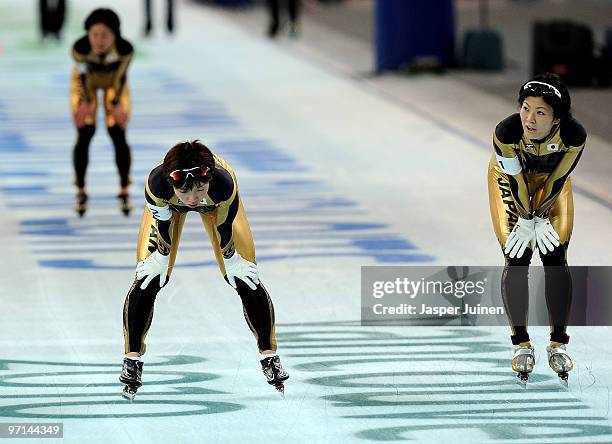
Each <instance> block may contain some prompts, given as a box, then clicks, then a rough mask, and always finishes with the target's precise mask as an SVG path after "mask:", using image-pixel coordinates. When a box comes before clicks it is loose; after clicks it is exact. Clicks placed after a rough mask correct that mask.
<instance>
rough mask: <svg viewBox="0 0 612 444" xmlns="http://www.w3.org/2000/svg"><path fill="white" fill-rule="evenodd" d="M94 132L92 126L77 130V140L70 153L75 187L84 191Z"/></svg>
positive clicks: (94, 129)
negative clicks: (90, 145)
mask: <svg viewBox="0 0 612 444" xmlns="http://www.w3.org/2000/svg"><path fill="white" fill-rule="evenodd" d="M95 132H96V127H95V126H94V125H85V126H82V127H81V128H78V129H77V140H76V143H75V145H74V149H73V152H72V162H73V165H74V173H75V185H76V186H77V188H79V189H81V190H83V191H84V189H85V173H86V172H87V164H88V163H89V144H90V143H91V139H92V138H93V136H94V133H95Z"/></svg>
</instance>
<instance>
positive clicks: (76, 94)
mask: <svg viewBox="0 0 612 444" xmlns="http://www.w3.org/2000/svg"><path fill="white" fill-rule="evenodd" d="M81 97H83V84H82V83H81V74H80V73H79V71H78V69H76V68H74V69H73V70H72V76H71V79H70V110H71V112H72V118H73V119H74V120H76V112H77V110H78V108H79V105H80V104H81V103H82V100H81ZM89 97H90V99H91V104H92V105H93V108H94V113H93V116H90V117H87V119H86V120H85V124H86V125H95V124H96V113H95V109H97V107H98V97H97V95H96V91H95V89H93V90H91V89H90V90H89Z"/></svg>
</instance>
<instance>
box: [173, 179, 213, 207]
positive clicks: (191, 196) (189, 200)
mask: <svg viewBox="0 0 612 444" xmlns="http://www.w3.org/2000/svg"><path fill="white" fill-rule="evenodd" d="M209 186H210V183H209V182H206V183H199V184H198V185H195V186H194V187H193V188H191V189H190V190H181V189H179V188H174V194H176V197H178V198H179V199H181V202H183V203H184V204H185V205H187V206H188V207H190V208H195V207H197V206H198V204H199V203H200V202H202V199H204V196H206V193H208V187H209Z"/></svg>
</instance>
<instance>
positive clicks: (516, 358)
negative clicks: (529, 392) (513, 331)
mask: <svg viewBox="0 0 612 444" xmlns="http://www.w3.org/2000/svg"><path fill="white" fill-rule="evenodd" d="M534 365H535V355H534V352H533V347H532V346H531V345H529V346H521V345H516V346H515V347H514V355H513V356H512V370H514V371H515V372H516V376H517V378H518V383H519V384H520V385H521V386H522V387H523V388H526V387H527V381H528V380H529V374H530V373H531V372H532V371H533V366H534Z"/></svg>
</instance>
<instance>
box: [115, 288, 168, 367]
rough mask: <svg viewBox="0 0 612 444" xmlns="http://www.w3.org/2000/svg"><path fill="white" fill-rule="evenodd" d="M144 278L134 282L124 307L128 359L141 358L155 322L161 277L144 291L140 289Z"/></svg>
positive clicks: (124, 328)
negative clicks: (150, 329)
mask: <svg viewBox="0 0 612 444" xmlns="http://www.w3.org/2000/svg"><path fill="white" fill-rule="evenodd" d="M142 281H144V278H143V279H141V280H140V281H138V280H134V283H133V284H132V286H131V288H130V290H129V291H128V294H127V297H126V298H125V303H124V306H123V335H124V338H125V353H126V356H127V357H140V356H142V355H143V354H144V353H145V351H146V344H145V338H146V336H147V333H148V332H149V328H150V327H151V321H152V320H153V307H154V305H155V298H156V296H157V293H158V292H159V290H160V289H161V288H160V286H159V276H157V277H155V278H154V279H153V280H152V281H151V282H150V283H149V285H148V286H147V288H145V289H144V290H143V289H141V288H140V284H142Z"/></svg>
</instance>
